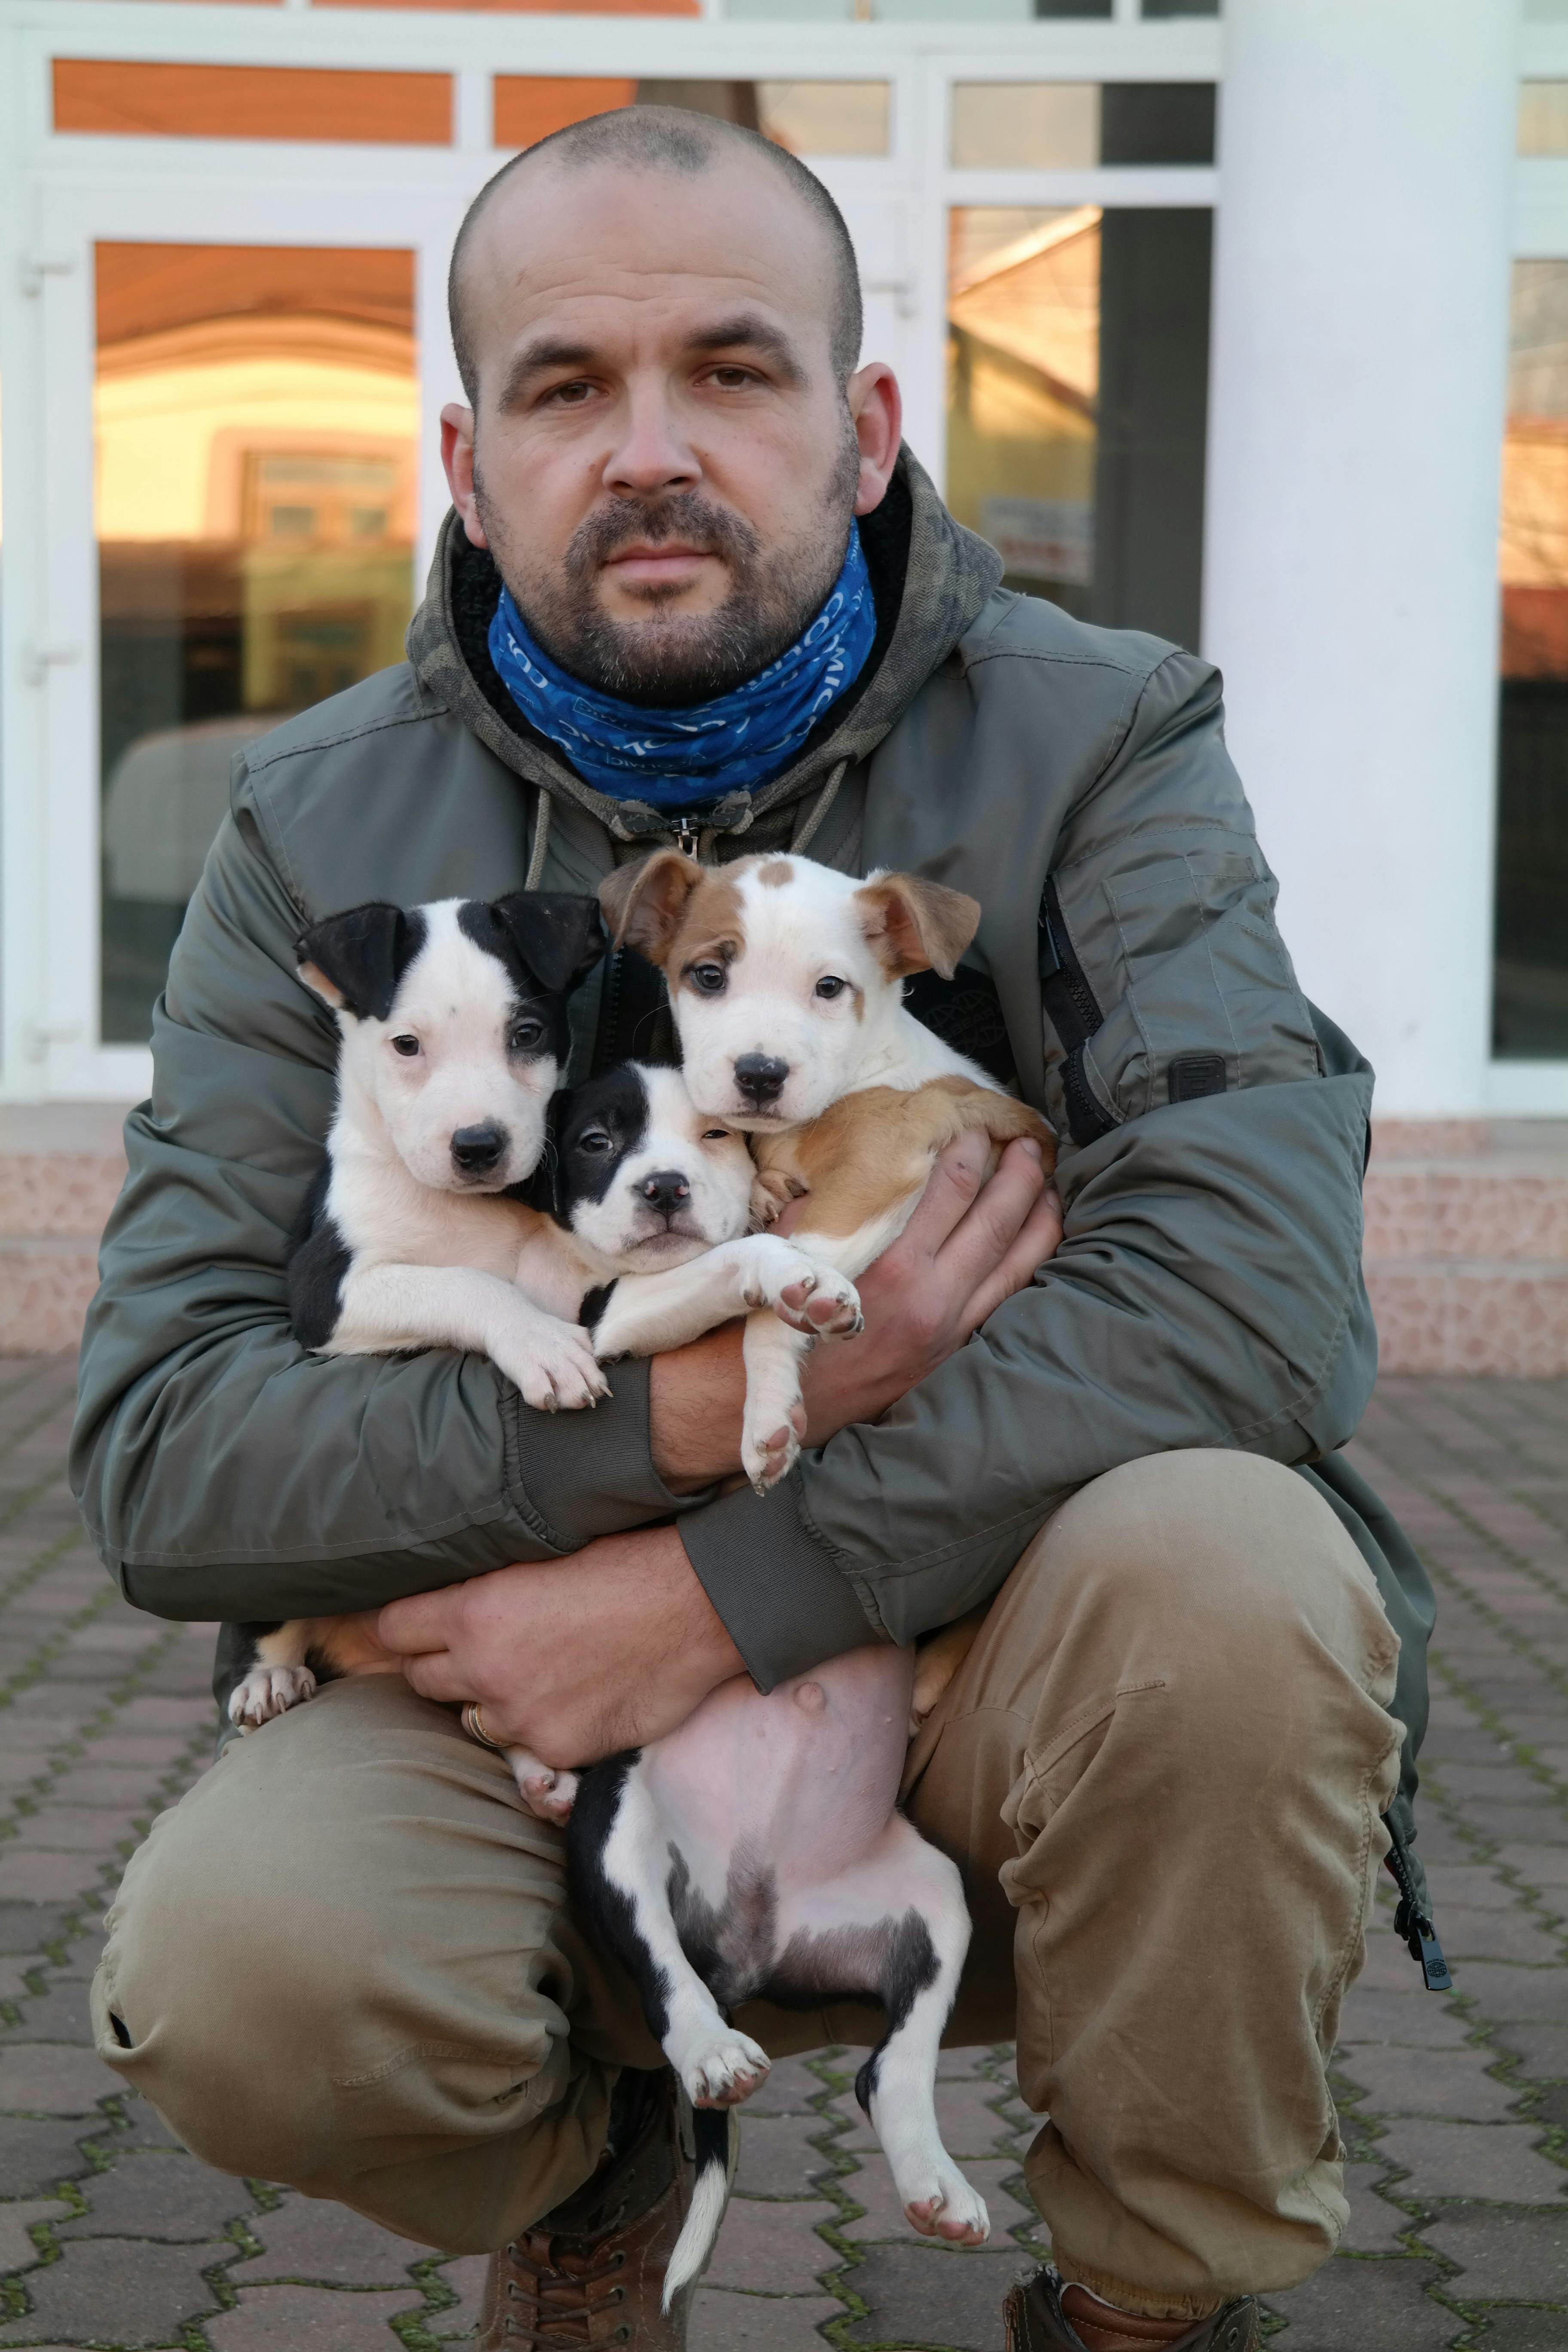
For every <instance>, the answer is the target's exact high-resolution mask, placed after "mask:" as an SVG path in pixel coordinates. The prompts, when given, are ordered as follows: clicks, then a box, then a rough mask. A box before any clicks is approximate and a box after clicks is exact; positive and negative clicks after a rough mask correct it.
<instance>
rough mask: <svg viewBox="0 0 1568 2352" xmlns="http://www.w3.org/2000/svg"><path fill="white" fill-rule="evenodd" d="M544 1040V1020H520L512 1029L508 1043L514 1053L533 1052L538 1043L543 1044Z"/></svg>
mask: <svg viewBox="0 0 1568 2352" xmlns="http://www.w3.org/2000/svg"><path fill="white" fill-rule="evenodd" d="M543 1042H544V1024H543V1022H542V1021H520V1022H518V1023H517V1024H516V1025H515V1027H514V1028H513V1030H512V1033H511V1035H510V1037H509V1038H508V1040H507V1043H508V1045H510V1047H511V1050H512V1052H513V1053H514V1054H531V1052H532V1051H533V1048H534V1047H535V1046H536V1045H542V1044H543Z"/></svg>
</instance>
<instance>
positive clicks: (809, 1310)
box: [768, 1259, 866, 1339]
mask: <svg viewBox="0 0 1568 2352" xmlns="http://www.w3.org/2000/svg"><path fill="white" fill-rule="evenodd" d="M768 1304H769V1305H770V1306H771V1307H772V1308H773V1312H774V1314H775V1315H777V1316H778V1317H779V1318H780V1320H781V1321H783V1322H784V1323H787V1324H788V1325H789V1326H790V1328H791V1329H792V1330H795V1331H805V1333H806V1334H807V1335H808V1336H809V1337H810V1338H811V1339H854V1338H855V1336H856V1334H857V1332H860V1331H863V1330H864V1329H865V1328H866V1318H865V1317H864V1315H862V1313H861V1312H860V1294H859V1292H858V1290H857V1289H856V1287H855V1285H854V1284H853V1283H852V1282H851V1281H850V1279H849V1277H848V1276H847V1275H845V1274H840V1273H839V1272H838V1270H837V1267H836V1266H831V1265H823V1264H821V1263H820V1262H819V1261H817V1260H816V1259H814V1260H813V1261H812V1265H811V1269H810V1272H809V1273H808V1274H805V1275H803V1276H801V1278H800V1280H799V1281H798V1282H788V1283H785V1284H784V1286H782V1287H781V1289H780V1291H779V1294H778V1297H776V1298H772V1299H770V1300H769V1302H768Z"/></svg>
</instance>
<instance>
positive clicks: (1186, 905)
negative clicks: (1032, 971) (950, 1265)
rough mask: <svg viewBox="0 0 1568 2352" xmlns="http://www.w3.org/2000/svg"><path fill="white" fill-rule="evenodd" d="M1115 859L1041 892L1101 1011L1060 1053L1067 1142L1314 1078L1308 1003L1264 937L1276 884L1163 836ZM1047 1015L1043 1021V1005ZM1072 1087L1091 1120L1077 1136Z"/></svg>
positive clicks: (1221, 846)
mask: <svg viewBox="0 0 1568 2352" xmlns="http://www.w3.org/2000/svg"><path fill="white" fill-rule="evenodd" d="M1119 847H1120V855H1119V856H1116V857H1115V858H1114V860H1113V859H1112V857H1110V856H1106V855H1103V854H1102V855H1101V856H1097V857H1095V858H1092V859H1086V860H1084V861H1083V862H1082V864H1081V866H1077V867H1064V868H1063V869H1062V870H1061V872H1060V873H1059V874H1058V875H1056V876H1053V877H1052V882H1051V886H1050V888H1049V890H1048V891H1047V900H1048V901H1053V894H1054V906H1055V909H1056V919H1055V920H1054V921H1053V923H1052V926H1051V928H1052V929H1053V931H1056V930H1058V927H1059V931H1060V933H1062V934H1065V935H1066V937H1067V939H1068V940H1069V941H1070V945H1071V951H1072V956H1073V960H1074V962H1075V964H1076V967H1077V969H1078V971H1079V975H1080V982H1081V988H1082V990H1084V991H1086V992H1088V993H1089V995H1090V996H1091V998H1092V1000H1093V1001H1094V1003H1096V1004H1097V1006H1098V1007H1100V1008H1101V1009H1102V1011H1103V1018H1102V1019H1101V1021H1100V1024H1098V1026H1097V1027H1095V1028H1094V1030H1093V1031H1092V1033H1090V1034H1089V1035H1088V1036H1087V1037H1085V1038H1084V1039H1083V1040H1082V1042H1081V1043H1080V1044H1073V1045H1069V1044H1068V1042H1067V1040H1065V1039H1062V1040H1061V1041H1060V1043H1061V1051H1060V1053H1059V1055H1058V1057H1057V1071H1056V1075H1057V1076H1058V1083H1059V1084H1060V1086H1061V1087H1062V1091H1063V1097H1064V1108H1065V1109H1066V1111H1067V1114H1068V1124H1069V1126H1070V1127H1071V1129H1072V1133H1073V1138H1074V1140H1075V1141H1081V1142H1087V1141H1092V1140H1093V1133H1094V1132H1100V1133H1103V1132H1104V1131H1105V1129H1106V1128H1108V1127H1110V1125H1113V1124H1117V1123H1120V1121H1121V1120H1123V1119H1129V1118H1140V1117H1142V1114H1143V1113H1144V1112H1145V1111H1150V1110H1154V1109H1157V1108H1160V1107H1161V1106H1162V1105H1163V1104H1165V1103H1168V1102H1184V1101H1190V1100H1191V1099H1193V1098H1194V1097H1195V1096H1200V1095H1208V1094H1225V1093H1230V1092H1232V1091H1237V1090H1239V1089H1241V1088H1243V1087H1258V1086H1280V1085H1288V1084H1290V1083H1292V1082H1294V1081H1298V1080H1300V1079H1302V1078H1310V1077H1317V1076H1321V1072H1322V1063H1321V1058H1320V1055H1319V1050H1318V1043H1317V1038H1316V1034H1315V1033H1314V1031H1313V1028H1312V1024H1311V1019H1310V1014H1309V1013H1308V1010H1307V1005H1306V1001H1305V999H1304V998H1303V997H1302V995H1301V992H1300V989H1299V988H1298V987H1297V985H1296V976H1295V973H1294V971H1292V970H1291V967H1290V960H1289V956H1288V955H1287V954H1286V952H1285V946H1284V942H1283V941H1282V940H1281V939H1280V937H1279V932H1278V930H1277V929H1275V925H1274V900H1275V896H1276V884H1275V881H1274V877H1273V876H1272V874H1270V873H1269V871H1268V866H1266V865H1265V863H1264V861H1263V856H1262V853H1261V852H1260V851H1259V850H1258V846H1257V845H1256V843H1254V842H1253V841H1252V840H1250V839H1249V838H1248V837H1247V836H1246V835H1238V834H1221V835H1217V836H1216V835H1214V834H1205V835H1203V836H1202V837H1201V838H1200V840H1199V841H1198V842H1196V843H1194V841H1193V839H1192V836H1191V835H1187V836H1186V837H1185V839H1183V838H1181V837H1177V838H1175V839H1173V838H1172V836H1171V835H1163V836H1162V837H1159V838H1156V839H1153V840H1151V839H1150V838H1149V837H1148V836H1147V835H1144V836H1134V837H1133V840H1132V842H1131V843H1128V842H1123V843H1121V845H1119ZM1046 1005H1047V1014H1050V1013H1051V1010H1052V1007H1051V1003H1050V999H1049V996H1048V995H1047V1000H1046ZM1053 1025H1054V1024H1053ZM1058 1035H1059V1031H1058ZM1075 1055H1076V1056H1077V1061H1078V1067H1077V1070H1076V1072H1075V1070H1074V1067H1073V1063H1074V1057H1075ZM1075 1079H1076V1083H1077V1086H1078V1087H1080V1088H1082V1089H1083V1091H1084V1092H1085V1093H1086V1094H1087V1095H1088V1096H1089V1098H1090V1100H1091V1101H1092V1103H1093V1104H1094V1106H1095V1107H1096V1108H1097V1109H1098V1110H1099V1112H1100V1116H1101V1118H1102V1119H1103V1125H1102V1126H1100V1127H1099V1128H1098V1129H1094V1130H1093V1132H1089V1133H1084V1134H1081V1135H1080V1133H1079V1125H1080V1123H1082V1112H1081V1108H1080V1112H1079V1118H1078V1119H1075V1118H1073V1116H1072V1114H1073V1093H1074V1081H1075Z"/></svg>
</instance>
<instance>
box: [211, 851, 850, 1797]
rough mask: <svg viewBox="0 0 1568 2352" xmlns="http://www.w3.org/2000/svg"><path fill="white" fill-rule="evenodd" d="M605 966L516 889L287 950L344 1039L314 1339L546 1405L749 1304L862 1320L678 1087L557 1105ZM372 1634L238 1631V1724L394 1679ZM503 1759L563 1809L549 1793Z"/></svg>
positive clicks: (311, 1308) (292, 1261)
mask: <svg viewBox="0 0 1568 2352" xmlns="http://www.w3.org/2000/svg"><path fill="white" fill-rule="evenodd" d="M599 949H600V936H599V920H598V909H597V905H596V902H595V901H594V900H592V899H581V900H579V899H573V898H550V897H544V896H531V895H526V894H518V895H516V896H514V897H512V898H503V899H499V900H497V901H495V902H494V903H493V904H488V905H487V904H485V903H483V902H479V901H475V900H445V901H441V902H439V903H437V904H435V905H432V906H426V907H420V908H414V909H412V910H410V911H406V912H405V910H403V909H401V908H395V907H389V906H380V905H376V906H368V907H361V908H352V909H350V910H349V911H348V912H347V913H345V914H342V915H339V916H334V917H331V919H328V920H327V921H325V922H322V923H318V924H316V925H313V926H312V928H311V929H310V930H309V931H308V932H307V933H306V934H305V935H304V937H303V938H302V939H301V940H300V943H299V953H300V977H301V979H302V980H303V981H304V982H305V983H306V985H307V986H308V987H310V988H311V989H313V990H314V991H315V992H316V993H317V994H318V995H319V996H321V998H323V1000H324V1001H325V1002H326V1003H330V1004H331V1006H332V1009H333V1011H334V1012H335V1013H336V1014H337V1016H338V1025H339V1029H340V1031H341V1034H342V1046H341V1053H340V1060H339V1101H338V1108H337V1114H336V1116H335V1118H334V1119H333V1121H332V1125H331V1130H330V1132H329V1136H328V1143H327V1158H326V1162H325V1165H324V1167H323V1169H322V1172H321V1179H320V1181H319V1182H318V1184H317V1185H316V1187H315V1188H314V1189H313V1191H312V1193H311V1196H310V1202H308V1204H307V1209H306V1213H305V1215H304V1217H303V1218H302V1220H301V1222H300V1225H299V1226H298V1227H297V1228H296V1231H295V1234H294V1237H293V1241H292V1243H291V1244H290V1255H289V1264H288V1281H289V1305H290V1315H291V1321H292V1324H293V1328H294V1331H295V1335H296V1337H297V1338H298V1339H300V1341H301V1343H302V1344H303V1345H304V1346H305V1347H307V1348H309V1349H311V1350H312V1351H313V1352H315V1353H318V1354H321V1355H365V1354H385V1353H394V1352H397V1351H400V1350H404V1349H419V1348H427V1347H432V1346H435V1347H452V1348H462V1349H472V1350H474V1351H476V1352H479V1353H482V1354H486V1355H488V1356H489V1357H490V1358H491V1360H493V1361H494V1362H495V1363H497V1364H498V1365H499V1366H500V1369H501V1370H503V1371H505V1372H506V1373H508V1374H509V1375H510V1378H511V1379H512V1380H514V1381H516V1383H517V1385H518V1387H519V1388H520V1389H521V1391H522V1394H523V1395H524V1397H525V1398H526V1399H527V1400H528V1401H529V1402H530V1403H532V1404H537V1405H542V1406H545V1407H547V1408H549V1409H551V1410H554V1409H555V1408H556V1407H557V1406H568V1407H571V1406H577V1405H582V1404H588V1403H592V1402H595V1401H596V1399H597V1398H598V1397H599V1396H600V1395H601V1394H603V1393H605V1389H606V1386H607V1383H606V1381H605V1375H604V1372H603V1370H602V1369H601V1365H602V1362H603V1361H604V1360H608V1359H610V1358H612V1357H615V1356H623V1355H633V1354H635V1355H651V1354H653V1353H656V1352H657V1351H658V1350H659V1349H665V1348H672V1347H679V1346H681V1345H683V1344H684V1343H685V1342H686V1341H687V1340H689V1339H695V1338H697V1337H699V1336H700V1334H701V1333H702V1332H703V1331H706V1330H709V1329H710V1328H712V1327H713V1326H714V1325H715V1324H716V1323H721V1322H723V1321H726V1320H727V1319H728V1318H730V1317H731V1316H735V1315H743V1314H747V1313H749V1312H750V1311H752V1309H755V1308H759V1307H773V1308H774V1309H775V1311H777V1312H779V1313H780V1314H783V1315H785V1316H787V1317H789V1318H790V1319H791V1320H792V1322H794V1323H795V1324H796V1326H797V1328H801V1329H802V1330H805V1331H808V1332H811V1333H813V1334H819V1335H821V1336H825V1337H828V1338H833V1337H837V1336H840V1335H841V1334H844V1333H847V1332H848V1331H851V1330H854V1329H858V1327H859V1302H858V1297H857V1296H856V1293H855V1290H854V1286H853V1285H852V1284H850V1283H849V1282H847V1280H846V1279H845V1278H844V1277H843V1276H839V1275H837V1274H836V1273H834V1272H833V1271H832V1269H831V1268H829V1267H827V1266H826V1265H821V1264H819V1263H818V1262H817V1261H816V1260H815V1259H813V1258H812V1257H810V1256H808V1255H806V1254H805V1253H803V1252H802V1251H800V1250H797V1249H796V1248H795V1246H794V1244H791V1243H789V1242H787V1241H784V1240H782V1239H780V1238H779V1237H778V1236H777V1235H774V1234H763V1233H755V1234H750V1233H748V1227H749V1226H750V1225H751V1224H752V1200H753V1193H752V1184H753V1177H754V1170H753V1168H752V1160H751V1158H750V1155H749V1152H748V1150H747V1147H746V1143H745V1140H744V1138H743V1137H742V1136H741V1135H740V1134H739V1133H738V1132H736V1131H735V1130H734V1129H731V1127H729V1126H728V1125H726V1124H725V1123H723V1122H721V1121H718V1120H715V1119H712V1118H702V1117H700V1115H699V1114H698V1112H697V1111H696V1109H695V1108H694V1107H693V1105H692V1102H691V1099H690V1097H689V1094H688V1093H687V1091H686V1087H685V1085H684V1083H683V1082H682V1079H681V1077H680V1074H679V1071H677V1070H672V1069H657V1068H650V1067H646V1066H640V1065H629V1066H626V1068H624V1069H622V1070H619V1071H616V1072H615V1073H613V1074H612V1075H611V1076H608V1077H606V1078H604V1079H600V1080H597V1081H595V1082H594V1083H593V1084H590V1085H589V1086H587V1087H583V1088H581V1089H580V1090H579V1091H578V1092H577V1093H575V1094H573V1095H569V1096H565V1097H559V1098H558V1099H554V1098H553V1096H554V1087H555V1083H556V1081H557V1079H558V1078H559V1076H560V1074H561V1070H562V1068H563V1064H564V1062H565V1058H566V1052H567V1034H566V1013H565V1007H566V999H567V996H568V994H569V992H570V990H571V988H572V987H573V986H574V983H575V982H576V981H577V980H578V979H580V978H581V977H582V975H583V973H584V971H586V970H587V969H588V968H589V967H591V965H592V963H593V962H594V961H595V958H596V956H597V954H598V952H599ZM786 1292H788V1293H789V1294H790V1297H787V1298H786V1297H785V1293H786ZM373 1628H374V1614H372V1615H370V1616H365V1617H342V1616H331V1617H318V1618H296V1619H291V1620H289V1622H287V1623H284V1624H266V1625H260V1624H256V1625H249V1626H247V1627H246V1628H245V1629H244V1634H245V1638H244V1640H243V1641H242V1642H241V1643H240V1644H239V1645H238V1650H237V1657H236V1661H235V1665H234V1676H233V1681H232V1684H231V1686H230V1688H229V1690H228V1692H227V1694H226V1705H227V1710H228V1714H229V1717H230V1718H231V1720H232V1721H234V1722H235V1723H237V1724H238V1725H240V1726H241V1727H244V1728H247V1729H250V1728H254V1727H256V1726H257V1725H258V1724H261V1723H264V1722H267V1721H268V1720H269V1719H270V1718H271V1717H274V1716H277V1715H279V1714H281V1713H283V1712H284V1711H285V1710H286V1709H287V1708H288V1707H289V1706H293V1705H295V1704H296V1703H297V1702H298V1701H299V1700H300V1699H303V1698H308V1697H309V1696H310V1694H311V1692H312V1691H313V1690H314V1689H315V1687H316V1685H317V1683H318V1681H320V1680H323V1679H328V1678H331V1677H332V1676H334V1675H342V1674H346V1673H355V1672H370V1671H377V1670H386V1669H388V1668H390V1667H392V1666H394V1665H395V1661H392V1660H389V1659H388V1658H387V1657H386V1655H385V1654H384V1652H383V1651H382V1650H381V1649H380V1645H379V1643H377V1642H376V1640H375V1637H374V1630H373ZM511 1760H512V1764H513V1769H514V1771H516V1773H517V1776H518V1780H519V1784H520V1787H521V1788H522V1790H523V1793H524V1795H525V1796H526V1797H527V1798H528V1799H529V1801H530V1802H531V1803H532V1804H533V1805H534V1809H535V1810H536V1811H542V1812H543V1813H545V1814H547V1815H549V1816H552V1817H556V1818H559V1817H560V1810H561V1804H562V1802H563V1800H558V1799H557V1798H556V1795H555V1776H554V1775H553V1774H551V1773H549V1772H548V1771H547V1770H546V1769H545V1768H544V1767H543V1766H542V1765H540V1764H538V1763H537V1761H536V1759H533V1758H532V1757H531V1756H529V1755H527V1754H526V1752H525V1751H523V1750H521V1749H518V1750H516V1751H515V1752H514V1753H513V1756H512V1759H511Z"/></svg>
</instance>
